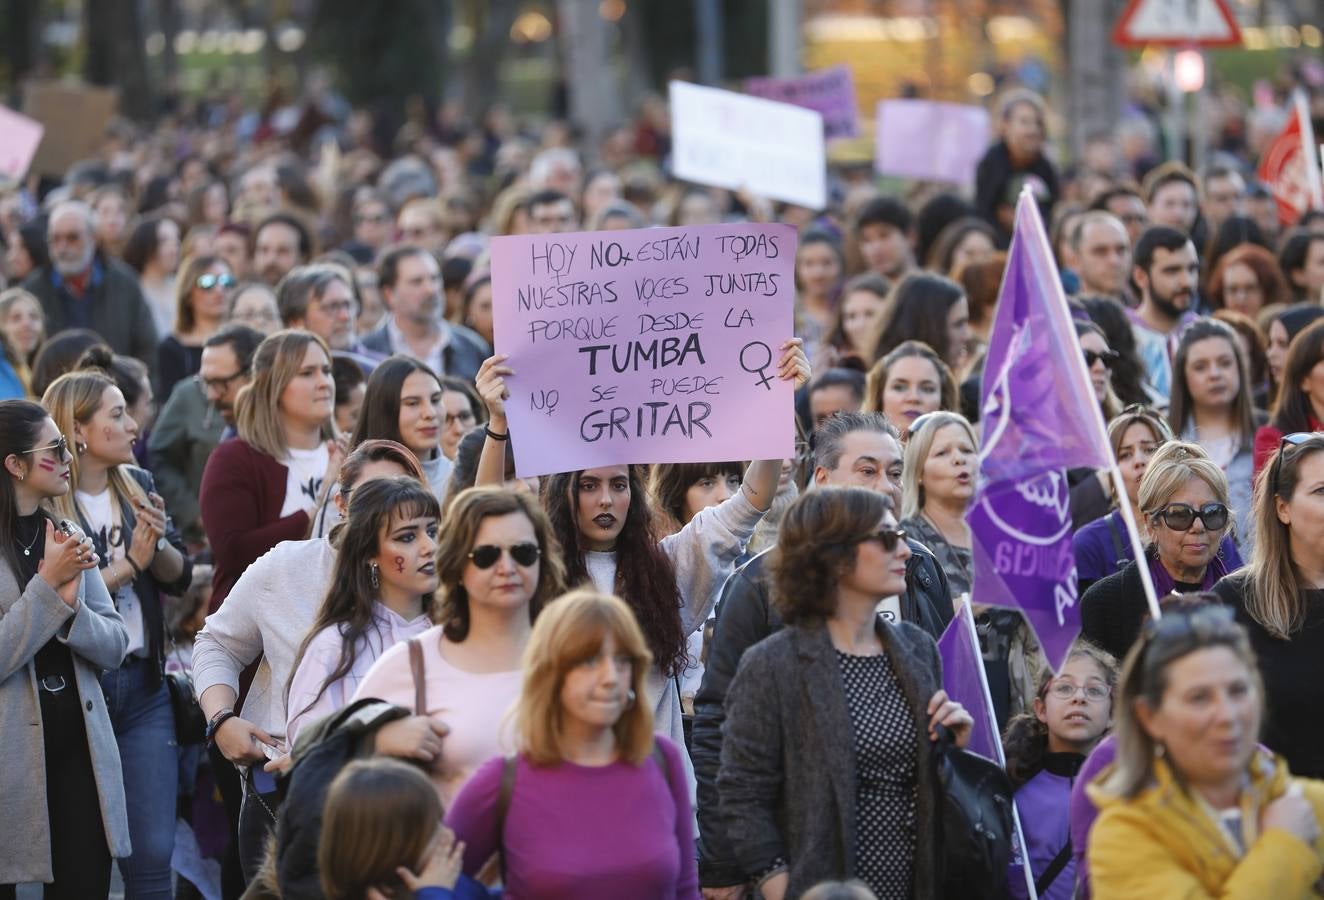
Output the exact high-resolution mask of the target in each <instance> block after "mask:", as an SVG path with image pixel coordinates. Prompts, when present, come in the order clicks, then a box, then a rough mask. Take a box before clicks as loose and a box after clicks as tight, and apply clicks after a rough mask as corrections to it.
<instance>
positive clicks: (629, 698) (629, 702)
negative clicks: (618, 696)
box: [625, 688, 635, 709]
mask: <svg viewBox="0 0 1324 900" xmlns="http://www.w3.org/2000/svg"><path fill="white" fill-rule="evenodd" d="M634 701H635V693H634V688H630V689H629V690H628V691H626V692H625V708H626V709H634Z"/></svg>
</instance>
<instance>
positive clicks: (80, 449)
mask: <svg viewBox="0 0 1324 900" xmlns="http://www.w3.org/2000/svg"><path fill="white" fill-rule="evenodd" d="M74 452H75V453H77V454H78V455H79V456H82V455H83V454H84V453H86V452H87V444H85V443H84V442H83V441H75V442H74Z"/></svg>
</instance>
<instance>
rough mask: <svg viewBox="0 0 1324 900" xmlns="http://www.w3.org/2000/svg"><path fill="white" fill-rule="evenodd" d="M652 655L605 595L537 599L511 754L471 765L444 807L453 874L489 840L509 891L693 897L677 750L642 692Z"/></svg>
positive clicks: (690, 838) (581, 899)
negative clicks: (454, 856) (457, 843)
mask: <svg viewBox="0 0 1324 900" xmlns="http://www.w3.org/2000/svg"><path fill="white" fill-rule="evenodd" d="M652 662H653V659H652V654H651V653H649V652H648V646H647V644H646V643H645V641H644V635H643V632H642V631H641V630H640V629H639V625H638V624H637V623H636V622H635V619H634V614H633V613H632V612H631V610H630V608H629V607H628V606H626V605H625V603H624V601H622V600H620V599H619V598H617V597H613V596H611V595H608V594H599V593H597V592H595V591H592V590H588V589H580V590H577V591H573V592H571V593H569V594H566V595H565V596H564V597H561V598H559V599H558V600H556V602H554V603H552V604H551V605H549V606H548V607H547V609H545V610H544V611H543V613H542V615H541V616H540V617H539V618H538V622H537V624H535V625H534V627H533V634H532V636H531V637H530V639H529V646H528V650H527V651H526V652H525V655H524V684H523V688H522V690H521V692H520V699H519V705H518V707H517V708H516V709H517V712H516V715H515V727H516V731H517V733H518V745H519V754H518V755H517V756H515V757H512V758H501V757H497V758H494V759H491V760H488V761H487V762H486V763H485V764H484V765H483V766H481V767H480V768H479V769H478V771H477V772H476V773H474V777H473V778H472V779H471V780H470V781H469V783H468V784H467V785H465V787H464V789H463V790H462V791H461V792H460V795H459V796H458V797H457V798H456V800H455V803H454V805H453V806H452V807H451V809H450V812H449V813H448V815H447V817H446V824H447V825H449V826H450V827H451V828H453V829H454V830H455V835H456V837H457V838H458V839H459V840H462V841H464V842H465V845H466V849H465V854H464V871H465V873H466V874H470V875H472V874H474V873H476V872H477V871H478V870H479V869H480V868H481V867H482V866H483V864H484V863H486V862H487V860H488V859H489V857H491V856H492V854H493V853H495V852H497V851H500V852H501V853H502V859H503V869H504V878H503V881H504V883H505V888H506V891H507V895H508V896H512V897H524V898H531V900H537V898H544V897H546V898H550V897H575V898H578V900H597V898H602V900H607V898H616V897H632V898H639V900H663V898H666V900H672V898H676V900H698V897H699V880H698V870H697V867H696V863H695V854H694V813H693V811H692V809H691V808H690V801H689V790H688V788H687V786H686V780H685V763H684V758H683V756H682V751H681V750H680V749H679V748H678V747H676V745H674V744H672V743H671V742H670V741H669V740H667V739H666V738H665V737H662V736H660V735H654V734H653V711H652V707H651V704H649V703H647V702H642V701H644V698H645V696H646V692H647V677H648V673H649V672H650V671H651V670H652ZM503 785H504V787H503Z"/></svg>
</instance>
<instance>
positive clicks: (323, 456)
mask: <svg viewBox="0 0 1324 900" xmlns="http://www.w3.org/2000/svg"><path fill="white" fill-rule="evenodd" d="M289 452H290V455H289V456H287V457H286V458H285V460H284V462H285V466H286V468H288V469H289V475H288V476H287V477H286V479H285V503H284V504H283V505H282V506H281V508H280V517H281V518H282V519H283V518H285V517H286V516H291V515H294V514H295V513H297V512H298V511H299V510H303V511H304V512H306V513H308V514H309V515H311V514H312V512H313V509H314V508H315V507H316V506H317V492H318V491H320V490H321V489H322V479H323V478H324V477H326V464H327V461H328V460H329V459H330V452H329V451H328V450H327V449H326V444H318V445H317V446H316V447H315V448H313V449H312V450H296V449H294V448H293V447H291V448H290V451H289Z"/></svg>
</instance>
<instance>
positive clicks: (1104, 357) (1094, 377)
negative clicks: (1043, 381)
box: [1075, 319, 1122, 422]
mask: <svg viewBox="0 0 1324 900" xmlns="http://www.w3.org/2000/svg"><path fill="white" fill-rule="evenodd" d="M1075 324H1076V340H1078V341H1080V351H1081V353H1083V354H1084V355H1085V368H1086V369H1087V370H1088V371H1089V373H1090V385H1091V386H1092V387H1093V388H1094V397H1095V399H1097V400H1098V401H1099V409H1100V410H1101V411H1102V412H1103V419H1104V421H1105V422H1106V421H1108V420H1109V419H1111V418H1112V417H1113V416H1115V415H1117V414H1118V413H1119V412H1121V411H1122V402H1121V401H1120V400H1118V399H1117V395H1116V394H1114V393H1113V379H1112V369H1113V366H1114V365H1115V364H1116V363H1117V360H1118V359H1119V358H1120V356H1121V354H1119V353H1118V352H1117V351H1116V350H1112V349H1110V348H1109V347H1108V339H1107V338H1106V337H1105V336H1104V334H1103V329H1102V328H1100V327H1099V326H1098V325H1095V324H1094V323H1093V322H1090V321H1081V320H1080V319H1077V320H1076V323H1075Z"/></svg>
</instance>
